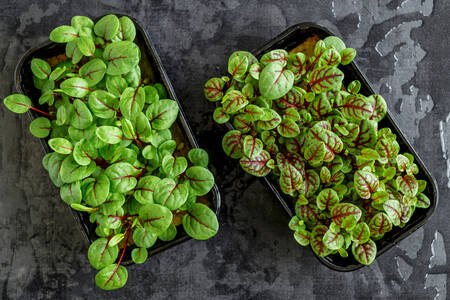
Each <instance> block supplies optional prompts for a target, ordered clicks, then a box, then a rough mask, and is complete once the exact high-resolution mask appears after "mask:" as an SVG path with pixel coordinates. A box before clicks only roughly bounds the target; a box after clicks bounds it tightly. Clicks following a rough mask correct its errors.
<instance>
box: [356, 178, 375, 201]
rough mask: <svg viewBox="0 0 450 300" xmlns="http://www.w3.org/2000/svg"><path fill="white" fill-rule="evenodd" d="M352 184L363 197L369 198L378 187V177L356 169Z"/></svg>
mask: <svg viewBox="0 0 450 300" xmlns="http://www.w3.org/2000/svg"><path fill="white" fill-rule="evenodd" d="M353 177H354V185H355V189H356V192H357V193H358V195H359V196H360V197H361V198H363V199H369V198H370V195H371V194H372V193H374V192H375V191H376V190H377V189H378V185H379V182H378V178H377V177H376V176H375V175H374V174H372V173H370V172H367V171H356V172H355V175H354V176H353Z"/></svg>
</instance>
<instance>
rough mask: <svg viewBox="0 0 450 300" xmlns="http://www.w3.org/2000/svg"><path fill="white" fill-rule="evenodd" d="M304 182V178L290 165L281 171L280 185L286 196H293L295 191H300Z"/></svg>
mask: <svg viewBox="0 0 450 300" xmlns="http://www.w3.org/2000/svg"><path fill="white" fill-rule="evenodd" d="M302 182H303V177H302V175H301V174H300V172H299V171H298V170H297V169H296V168H295V167H294V166H292V165H290V164H288V165H287V166H286V167H284V168H283V169H281V175H280V180H279V183H280V188H281V190H282V191H283V192H284V193H285V194H292V193H293V192H294V191H295V190H298V189H299V188H300V185H301V184H302Z"/></svg>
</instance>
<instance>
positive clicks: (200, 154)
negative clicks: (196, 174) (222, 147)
mask: <svg viewBox="0 0 450 300" xmlns="http://www.w3.org/2000/svg"><path fill="white" fill-rule="evenodd" d="M188 158H189V161H190V162H191V163H192V164H193V165H194V166H200V167H204V168H206V167H207V166H208V164H209V156H208V152H206V151H205V150H203V149H201V148H193V149H191V150H189V152H188Z"/></svg>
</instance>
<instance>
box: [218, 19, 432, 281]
mask: <svg viewBox="0 0 450 300" xmlns="http://www.w3.org/2000/svg"><path fill="white" fill-rule="evenodd" d="M330 35H335V34H333V33H332V32H331V31H330V30H328V29H327V28H324V27H322V26H319V25H317V24H315V23H300V24H297V25H294V26H291V27H289V28H288V29H286V30H285V31H284V32H282V33H281V34H279V35H278V36H276V37H275V38H274V39H272V40H270V41H269V42H267V43H266V44H265V45H263V46H262V47H260V48H258V49H256V50H254V51H253V52H252V53H253V54H254V55H255V56H256V57H257V58H260V57H261V56H262V55H263V54H264V53H266V52H268V51H270V50H274V49H285V50H287V51H290V50H293V49H294V48H295V47H297V46H298V45H300V44H301V43H302V42H304V41H305V40H306V39H307V38H309V37H312V36H318V37H319V38H320V39H323V38H325V37H327V36H330ZM339 68H340V69H341V70H342V71H343V72H344V75H345V77H344V84H346V85H348V84H349V83H350V82H351V81H353V80H359V81H360V82H361V90H360V93H361V94H363V95H366V96H368V95H371V94H374V93H375V92H374V91H373V89H372V87H371V85H370V84H369V82H368V80H367V78H366V77H365V76H364V75H363V74H362V73H361V71H360V70H359V68H358V66H357V65H356V64H355V63H354V62H352V63H351V64H349V65H346V66H342V65H341V66H340V67H339ZM226 125H227V127H228V128H229V129H233V125H232V124H231V123H230V122H228V123H226ZM383 127H389V128H391V130H392V132H393V133H395V134H396V135H397V137H398V139H397V141H398V143H399V145H400V150H401V151H402V152H410V153H411V154H412V155H413V156H414V161H415V163H416V164H417V165H418V167H419V174H417V175H416V178H418V179H422V180H425V181H426V182H427V187H426V189H425V191H424V193H425V194H426V195H427V196H428V197H429V198H430V201H431V205H430V207H429V208H426V209H422V208H418V209H416V210H415V212H414V214H413V215H412V217H411V219H410V221H409V222H408V223H407V224H406V226H405V227H403V228H399V227H394V229H393V230H392V231H390V232H388V233H386V234H385V236H384V237H383V239H381V240H379V241H377V242H376V244H377V249H378V251H377V257H378V256H380V255H381V254H383V253H384V252H386V251H387V250H389V249H390V248H392V247H393V246H394V245H396V244H397V243H398V242H400V241H401V240H403V239H404V238H406V237H407V236H409V235H410V234H411V233H413V232H414V231H416V230H417V229H418V228H420V227H421V226H422V225H423V224H424V223H425V222H426V221H427V220H428V218H430V216H431V215H432V214H433V212H434V210H435V208H436V205H437V202H438V190H437V187H436V181H435V179H434V178H433V177H432V176H431V174H430V172H429V171H428V169H427V168H426V167H425V165H424V164H423V162H422V160H421V159H420V157H419V156H418V155H417V153H416V151H415V150H414V148H413V147H412V146H411V145H410V144H409V142H408V141H407V140H406V138H405V135H404V134H403V132H402V131H401V129H400V128H399V127H398V125H397V124H396V122H395V121H394V120H393V119H392V117H391V113H390V112H389V109H388V112H387V114H386V117H385V118H384V119H383V120H382V121H381V122H380V123H379V128H383ZM262 180H264V182H265V184H266V186H267V187H268V188H269V189H270V190H271V191H272V192H273V193H274V195H275V196H276V198H277V199H278V201H279V202H280V204H281V205H282V206H283V208H284V209H285V211H286V212H287V214H288V215H289V217H292V216H294V215H295V210H294V205H295V199H294V198H292V197H289V196H288V195H286V194H284V193H283V192H281V190H280V188H279V185H278V183H277V182H276V181H274V180H272V179H271V177H270V175H269V176H266V177H264V178H262ZM316 257H317V258H318V259H319V261H320V262H322V263H323V264H324V265H326V266H327V267H329V268H330V269H333V270H336V271H344V272H345V271H354V270H357V269H359V268H362V267H363V266H364V265H362V264H360V263H358V262H357V261H356V260H355V259H354V258H353V256H352V255H351V254H350V255H349V257H347V258H342V257H341V256H340V255H339V254H334V255H329V256H327V257H318V256H316Z"/></svg>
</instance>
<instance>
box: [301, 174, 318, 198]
mask: <svg viewBox="0 0 450 300" xmlns="http://www.w3.org/2000/svg"><path fill="white" fill-rule="evenodd" d="M319 185H320V178H319V175H318V174H317V172H316V171H314V170H311V169H310V170H306V173H305V176H303V183H302V185H301V186H300V189H299V192H300V193H301V194H303V196H304V197H306V198H309V197H311V196H312V195H314V193H315V192H316V191H317V189H318V188H319Z"/></svg>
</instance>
